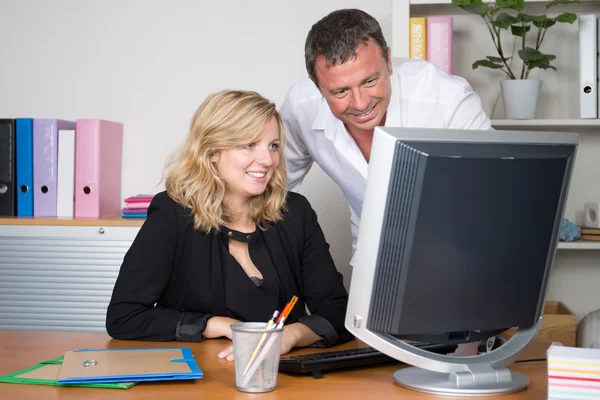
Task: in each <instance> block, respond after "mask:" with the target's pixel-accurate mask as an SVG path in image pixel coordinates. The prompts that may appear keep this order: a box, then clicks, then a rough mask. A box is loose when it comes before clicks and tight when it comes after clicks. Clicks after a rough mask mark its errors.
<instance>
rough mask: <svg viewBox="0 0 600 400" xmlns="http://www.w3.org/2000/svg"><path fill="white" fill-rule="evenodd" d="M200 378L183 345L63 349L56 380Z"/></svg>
mask: <svg viewBox="0 0 600 400" xmlns="http://www.w3.org/2000/svg"><path fill="white" fill-rule="evenodd" d="M199 378H202V370H200V367H199V366H198V364H197V363H196V360H195V359H194V355H193V354H192V352H191V350H190V349H189V348H186V347H181V348H180V347H173V348H148V349H142V348H140V349H137V348H131V349H103V350H73V351H67V352H65V355H64V358H63V363H62V366H61V368H60V372H59V374H58V379H57V380H56V382H57V383H59V384H63V385H68V384H79V383H98V382H102V383H111V382H145V381H172V380H186V379H199Z"/></svg>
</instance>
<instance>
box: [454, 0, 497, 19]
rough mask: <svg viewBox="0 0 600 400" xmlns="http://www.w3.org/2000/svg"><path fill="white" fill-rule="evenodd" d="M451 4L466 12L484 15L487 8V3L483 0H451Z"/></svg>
mask: <svg viewBox="0 0 600 400" xmlns="http://www.w3.org/2000/svg"><path fill="white" fill-rule="evenodd" d="M452 6H454V7H460V8H462V9H463V10H465V11H466V12H469V13H471V14H477V15H479V16H482V17H483V16H484V15H486V14H487V12H488V10H489V5H488V4H485V3H484V2H483V0H452Z"/></svg>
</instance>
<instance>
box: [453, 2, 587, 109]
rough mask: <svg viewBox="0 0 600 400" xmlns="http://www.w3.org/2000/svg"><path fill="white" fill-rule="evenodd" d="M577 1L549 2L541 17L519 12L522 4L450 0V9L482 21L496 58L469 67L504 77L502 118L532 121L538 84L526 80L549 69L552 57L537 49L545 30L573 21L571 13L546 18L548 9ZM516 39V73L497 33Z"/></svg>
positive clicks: (537, 96)
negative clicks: (497, 72)
mask: <svg viewBox="0 0 600 400" xmlns="http://www.w3.org/2000/svg"><path fill="white" fill-rule="evenodd" d="M579 1H580V0H551V1H549V2H548V3H546V4H545V8H544V12H543V13H542V14H541V15H531V14H526V13H525V12H523V10H524V8H525V0H495V1H492V2H484V0H452V5H453V6H455V7H460V8H462V9H463V10H465V11H467V12H470V13H472V14H476V15H479V16H480V17H482V18H483V20H484V21H485V24H486V26H487V28H488V30H489V32H490V35H491V37H492V42H493V43H494V47H495V49H496V52H497V56H496V55H494V56H486V58H484V59H482V60H477V61H475V62H474V63H473V65H472V67H473V69H476V68H478V67H487V68H492V69H499V70H501V71H502V72H504V73H505V74H506V76H507V79H506V80H503V81H500V87H501V89H502V99H503V103H504V111H505V114H506V118H515V119H526V118H535V116H536V113H537V104H538V99H539V95H540V90H541V88H542V81H541V80H539V79H528V78H529V73H530V72H531V71H532V70H533V69H535V68H541V69H553V70H555V71H556V67H554V66H553V65H552V61H554V60H555V59H556V56H554V55H552V54H545V53H542V52H541V50H540V48H541V46H542V43H543V42H544V38H545V37H546V32H547V31H548V29H549V28H550V27H552V26H554V25H556V23H569V24H572V23H573V22H575V20H577V15H576V14H574V13H563V14H560V15H558V16H556V17H549V16H548V15H547V13H548V10H550V8H552V7H554V6H557V5H566V4H572V3H576V4H579ZM532 25H533V26H535V27H536V28H537V32H533V33H532V34H535V42H534V43H532V45H530V42H531V40H530V41H529V42H526V38H527V37H528V34H529V32H530V31H531V28H532ZM509 29H510V32H511V33H512V34H513V35H514V36H518V37H519V38H520V39H518V40H517V42H518V43H519V44H518V46H519V50H518V55H519V58H520V59H521V63H520V64H521V65H520V71H519V70H518V68H519V67H518V65H516V66H515V65H512V63H509V61H510V59H511V57H508V56H507V54H506V53H505V49H504V47H503V46H502V41H501V33H502V31H503V30H506V31H508V30H509Z"/></svg>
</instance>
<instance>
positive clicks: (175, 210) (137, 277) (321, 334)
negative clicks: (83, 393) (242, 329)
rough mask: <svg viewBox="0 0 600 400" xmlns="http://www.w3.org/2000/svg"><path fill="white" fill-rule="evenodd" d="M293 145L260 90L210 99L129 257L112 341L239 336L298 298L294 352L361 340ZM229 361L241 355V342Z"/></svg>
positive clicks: (117, 294)
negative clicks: (290, 188)
mask: <svg viewBox="0 0 600 400" xmlns="http://www.w3.org/2000/svg"><path fill="white" fill-rule="evenodd" d="M283 140H284V137H283V124H282V122H281V118H280V116H279V114H278V113H277V111H276V109H275V105H274V104H273V103H271V102H270V101H268V100H267V99H265V98H263V97H262V96H260V95H259V94H257V93H254V92H245V91H224V92H220V93H216V94H213V95H211V96H209V97H208V98H207V99H206V100H205V101H204V102H203V104H202V105H201V106H200V107H199V108H198V110H197V111H196V113H195V114H194V116H193V118H192V122H191V126H190V132H189V135H188V137H187V139H186V141H185V143H184V144H183V146H182V147H181V149H180V150H179V151H178V153H176V155H175V157H174V159H173V160H172V161H171V163H170V164H169V165H168V169H167V173H166V192H162V193H159V194H157V195H156V196H155V197H154V199H153V200H152V203H151V205H150V207H149V209H148V218H147V220H146V221H145V223H144V225H143V226H142V228H141V229H140V231H139V233H138V235H137V237H136V238H135V240H134V242H133V244H132V245H131V248H130V249H129V251H128V252H127V254H126V255H125V258H124V260H123V265H122V266H121V270H120V272H119V277H118V278H117V281H116V284H115V287H114V291H113V295H112V298H111V301H110V304H109V306H108V312H107V317H106V328H107V331H108V333H109V334H110V335H111V336H112V337H114V338H116V339H135V340H154V341H170V340H179V341H201V340H204V339H210V338H218V337H228V338H230V339H231V328H230V326H231V325H232V324H234V323H236V322H239V321H267V320H269V318H270V317H271V316H272V314H273V311H274V310H281V309H282V308H283V306H284V305H285V304H286V303H287V302H288V301H289V300H290V299H291V298H292V296H294V295H297V296H298V297H299V300H298V302H297V304H296V306H295V307H294V308H293V310H292V312H291V314H290V315H289V317H288V319H287V321H288V323H287V325H286V326H285V328H284V331H283V338H282V344H281V353H282V354H285V353H287V352H288V351H290V350H291V349H292V348H294V347H302V346H310V345H314V346H319V347H325V346H331V345H333V344H335V343H338V342H340V341H345V340H348V339H350V338H351V336H350V334H349V333H348V332H347V331H346V330H345V328H344V317H345V312H346V304H347V299H348V294H347V292H346V290H345V289H344V286H343V284H342V277H341V274H339V273H338V272H337V270H336V268H335V265H334V263H333V260H332V258H331V255H330V254H329V246H328V244H327V243H326V242H325V238H324V236H323V233H322V231H321V228H320V226H319V224H318V222H317V217H316V215H315V213H314V211H313V210H312V208H311V207H310V204H309V203H308V201H307V200H306V199H305V198H304V197H302V196H301V195H299V194H296V193H291V192H290V193H288V192H287V178H286V171H285V162H284V159H283V149H282V145H283ZM305 306H307V307H308V309H309V310H310V315H307V313H306V310H305ZM219 357H221V358H227V359H228V360H232V359H233V354H232V349H231V346H230V347H228V348H227V349H225V350H223V351H222V352H220V353H219Z"/></svg>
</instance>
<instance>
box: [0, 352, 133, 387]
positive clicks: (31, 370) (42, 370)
mask: <svg viewBox="0 0 600 400" xmlns="http://www.w3.org/2000/svg"><path fill="white" fill-rule="evenodd" d="M62 361H63V356H60V357H56V358H53V359H51V360H47V361H42V362H41V363H39V364H36V365H33V366H31V367H28V368H25V369H22V370H20V371H16V372H13V373H10V374H8V375H4V376H0V382H5V383H20V384H26V385H50V386H60V385H59V384H58V383H57V382H56V379H57V378H58V373H59V371H60V367H61V365H62ZM72 386H85V387H97V388H108V389H129V388H130V387H133V386H135V383H134V382H116V383H87V384H78V385H72Z"/></svg>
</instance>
